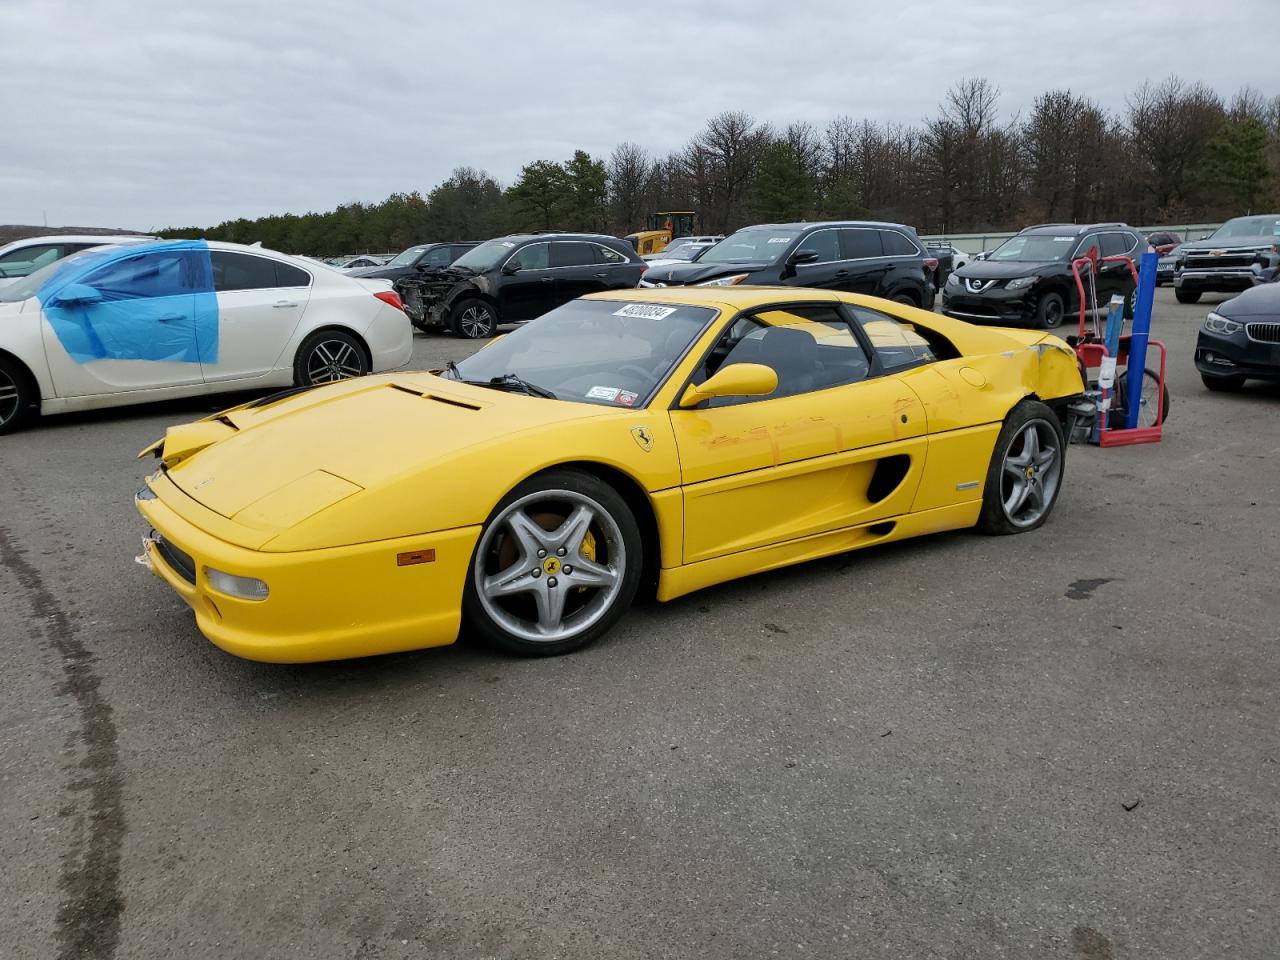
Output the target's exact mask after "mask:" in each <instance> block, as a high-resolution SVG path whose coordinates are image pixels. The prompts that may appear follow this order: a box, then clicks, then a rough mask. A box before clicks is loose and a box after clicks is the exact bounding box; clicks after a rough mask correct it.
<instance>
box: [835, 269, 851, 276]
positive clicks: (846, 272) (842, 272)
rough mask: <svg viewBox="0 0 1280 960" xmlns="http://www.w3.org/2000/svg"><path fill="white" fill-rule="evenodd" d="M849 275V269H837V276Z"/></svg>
mask: <svg viewBox="0 0 1280 960" xmlns="http://www.w3.org/2000/svg"><path fill="white" fill-rule="evenodd" d="M848 275H849V271H848V270H837V271H836V276H837V277H847V276H848Z"/></svg>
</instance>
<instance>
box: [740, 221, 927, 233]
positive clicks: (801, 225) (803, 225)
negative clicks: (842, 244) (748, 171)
mask: <svg viewBox="0 0 1280 960" xmlns="http://www.w3.org/2000/svg"><path fill="white" fill-rule="evenodd" d="M771 227H777V228H779V229H783V230H805V229H807V228H809V227H887V228H889V229H891V230H909V231H910V232H911V233H915V232H916V228H915V227H909V226H907V225H906V224H904V223H889V222H887V221H884V220H801V221H799V222H798V223H752V224H748V225H747V226H745V227H739V228H738V229H739V230H764V229H768V228H771Z"/></svg>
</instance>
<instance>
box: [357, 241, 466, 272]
mask: <svg viewBox="0 0 1280 960" xmlns="http://www.w3.org/2000/svg"><path fill="white" fill-rule="evenodd" d="M477 243H478V241H476V240H459V241H457V242H451V243H420V244H418V245H417V246H416V247H410V248H409V249H408V250H405V251H404V252H403V253H400V254H398V255H397V256H396V257H395V258H394V259H393V260H391V261H389V262H387V263H384V264H383V265H382V266H380V267H361V268H360V269H358V270H349V271H347V276H349V277H365V278H366V279H370V280H390V281H392V282H395V281H396V280H399V279H400V278H401V277H407V276H409V275H410V274H412V273H414V272H415V271H417V270H439V269H440V268H441V267H447V266H449V264H451V263H453V261H455V260H457V259H458V258H459V257H460V256H462V255H463V254H464V253H466V252H467V251H468V250H470V249H471V248H472V247H474V246H476V245H477Z"/></svg>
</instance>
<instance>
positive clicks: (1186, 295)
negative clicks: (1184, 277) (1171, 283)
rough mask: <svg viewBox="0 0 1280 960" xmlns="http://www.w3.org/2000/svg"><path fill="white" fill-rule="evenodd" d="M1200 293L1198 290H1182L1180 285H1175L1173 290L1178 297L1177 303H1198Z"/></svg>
mask: <svg viewBox="0 0 1280 960" xmlns="http://www.w3.org/2000/svg"><path fill="white" fill-rule="evenodd" d="M1200 293H1201V291H1199V290H1183V289H1182V288H1181V287H1175V288H1174V290H1173V295H1174V296H1175V297H1177V298H1178V302H1179V303H1199V302H1200Z"/></svg>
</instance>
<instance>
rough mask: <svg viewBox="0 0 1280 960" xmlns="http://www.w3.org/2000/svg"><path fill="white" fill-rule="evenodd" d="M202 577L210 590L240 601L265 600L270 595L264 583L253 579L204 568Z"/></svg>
mask: <svg viewBox="0 0 1280 960" xmlns="http://www.w3.org/2000/svg"><path fill="white" fill-rule="evenodd" d="M204 576H205V579H206V580H207V581H208V582H209V586H210V587H211V588H212V589H214V590H217V591H218V592H219V593H225V594H226V595H227V596H229V597H238V598H239V599H241V600H265V599H267V594H268V593H270V591H269V590H268V589H267V585H266V584H265V583H263V582H262V581H261V580H257V579H255V578H253V577H237V576H236V575H235V574H233V573H224V572H223V571H221V570H215V569H214V568H213V567H205V568H204Z"/></svg>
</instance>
